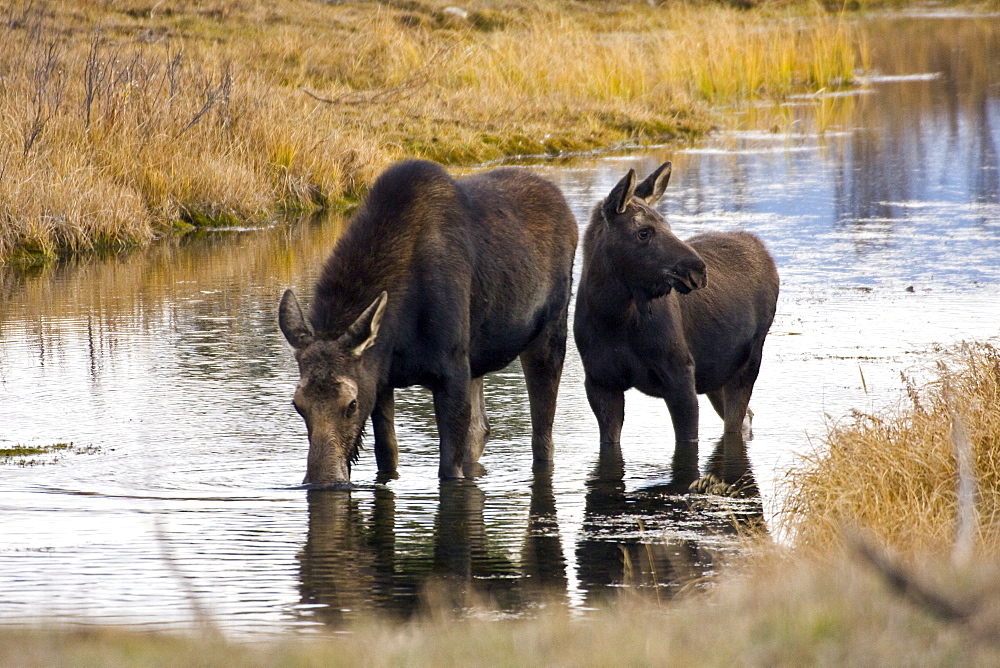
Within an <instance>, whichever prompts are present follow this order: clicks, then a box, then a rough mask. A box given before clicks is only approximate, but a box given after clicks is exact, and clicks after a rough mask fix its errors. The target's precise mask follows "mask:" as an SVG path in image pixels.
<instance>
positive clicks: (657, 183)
mask: <svg viewBox="0 0 1000 668" xmlns="http://www.w3.org/2000/svg"><path fill="white" fill-rule="evenodd" d="M670 168H671V164H670V163H669V162H665V163H663V164H662V165H660V166H659V167H658V168H657V169H656V170H655V171H654V172H653V173H652V174H650V175H649V176H648V177H646V179H645V180H644V181H643V182H642V183H640V184H638V185H636V176H635V170H634V169H630V170H628V174H626V175H625V177H624V178H623V179H622V180H621V181H619V182H618V184H617V185H616V186H615V187H614V188H612V189H611V193H610V194H609V195H608V196H607V198H605V200H604V202H603V203H602V204H601V206H600V211H601V216H602V217H603V220H604V223H605V225H606V228H605V240H606V252H607V254H608V259H609V260H610V262H611V263H612V266H614V267H615V268H616V270H617V271H618V272H619V273H620V275H621V277H622V278H623V280H624V281H625V283H626V284H627V285H628V286H629V288H630V289H631V290H632V293H633V294H635V295H636V296H637V297H640V298H644V299H647V300H649V299H656V298H657V297H662V296H663V295H666V294H668V293H669V292H670V290H671V289H675V290H677V291H678V292H679V293H681V294H687V293H689V292H691V291H692V290H697V289H699V288H703V287H705V285H707V283H708V276H707V272H706V267H705V261H704V260H702V258H701V256H700V255H698V253H697V252H696V251H695V250H694V249H693V248H691V247H690V246H688V245H687V244H686V243H684V242H683V241H681V240H680V239H678V238H677V237H676V236H675V235H674V233H673V232H671V231H670V225H669V224H668V223H667V221H666V220H665V219H664V218H663V216H661V215H660V214H659V213H657V212H656V210H655V209H653V205H655V204H656V202H657V201H659V199H660V197H662V196H663V191H664V190H666V188H667V182H668V181H670Z"/></svg>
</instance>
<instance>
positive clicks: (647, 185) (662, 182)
mask: <svg viewBox="0 0 1000 668" xmlns="http://www.w3.org/2000/svg"><path fill="white" fill-rule="evenodd" d="M670 169H671V164H670V163H669V162H665V163H663V164H662V165H660V166H659V167H657V168H656V169H655V170H654V171H653V173H652V174H650V175H649V176H647V177H646V178H645V179H643V181H642V183H640V184H639V185H637V186H636V187H635V196H636V197H641V198H642V199H644V200H646V204H648V205H650V206H653V205H654V204H656V203H657V202H658V201H660V198H661V197H663V191H664V190H666V189H667V183H668V182H669V181H670Z"/></svg>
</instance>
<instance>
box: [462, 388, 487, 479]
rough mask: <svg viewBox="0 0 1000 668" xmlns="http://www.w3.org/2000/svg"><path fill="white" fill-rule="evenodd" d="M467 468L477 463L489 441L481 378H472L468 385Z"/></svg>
mask: <svg viewBox="0 0 1000 668" xmlns="http://www.w3.org/2000/svg"><path fill="white" fill-rule="evenodd" d="M469 408H470V411H471V412H470V417H469V457H470V458H469V459H467V460H466V461H465V466H466V467H469V466H470V465H472V464H475V463H476V462H478V461H479V458H480V457H481V456H482V454H483V450H485V449H486V443H487V441H489V440H490V419H489V417H488V416H487V415H486V397H484V396H483V377H482V376H480V377H479V378H473V379H472V381H471V382H470V383H469Z"/></svg>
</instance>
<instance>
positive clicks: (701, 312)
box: [573, 162, 778, 451]
mask: <svg viewBox="0 0 1000 668" xmlns="http://www.w3.org/2000/svg"><path fill="white" fill-rule="evenodd" d="M670 170H671V164H670V163H669V162H667V163H664V164H663V165H661V166H660V167H659V168H657V169H656V170H655V171H654V172H653V173H652V174H650V175H649V176H648V177H647V178H646V179H645V180H644V181H642V182H641V183H639V184H638V185H636V175H635V171H634V170H629V172H628V174H627V175H626V176H625V178H623V179H622V180H621V181H620V182H619V183H618V184H617V185H616V186H615V187H614V188H613V189H612V190H611V193H610V194H609V195H608V196H607V198H606V199H605V200H604V201H603V202H601V203H600V204H598V205H597V206H596V207H595V208H594V210H593V213H592V214H591V218H590V222H589V224H588V226H587V231H586V233H585V235H584V246H583V272H582V275H581V277H580V284H579V286H578V288H577V298H576V315H575V319H574V323H573V334H574V336H575V339H576V345H577V348H578V349H579V350H580V357H581V358H582V360H583V367H584V371H585V373H586V379H585V383H586V390H587V399H588V400H589V401H590V406H591V408H592V409H593V410H594V414H595V415H596V417H597V422H598V426H599V428H600V438H601V447H602V449H603V448H608V447H617V446H618V445H619V443H620V438H621V430H622V422H623V421H624V419H625V394H624V393H625V390H628V389H630V388H633V387H635V388H638V389H639V390H640V391H642V392H644V393H645V394H648V395H651V396H654V397H662V398H663V399H665V400H666V403H667V408H668V409H669V411H670V418H671V420H672V422H673V426H674V436H675V439H676V441H677V448H678V451H680V450H681V449H682V447H683V448H686V449H690V447H691V446H690V444H694V447H695V448H696V447H697V440H698V397H697V394H707V395H708V397H709V399H710V400H711V402H712V406H713V407H714V408H715V410H716V412H718V414H719V415H720V416H721V417H722V418H723V420H724V421H725V432H726V433H740V432H741V431H742V428H743V421H744V418H745V416H746V413H747V404H748V403H749V401H750V394H751V392H752V391H753V385H754V381H755V380H756V379H757V372H758V370H759V369H760V360H761V349H762V347H763V345H764V337H765V336H767V331H768V328H770V326H771V321H772V320H773V319H774V311H775V306H776V303H777V300H778V272H777V269H776V268H775V265H774V260H773V259H772V258H771V256H770V254H769V253H768V252H767V250H766V249H765V248H764V245H763V243H762V242H761V241H760V239H758V238H757V237H755V236H754V235H752V234H749V233H746V232H713V233H706V234H699V235H697V236H695V237H692V238H691V239H688V240H687V242H684V241H681V240H680V239H678V238H677V237H676V236H674V234H673V233H672V232H671V231H670V226H669V225H668V224H667V221H666V220H664V218H663V217H662V216H661V215H660V214H659V213H657V212H656V211H655V210H654V209H653V208H652V207H653V205H654V204H655V203H656V202H657V201H658V200H659V199H660V197H661V196H662V195H663V191H664V190H665V189H666V187H667V182H668V181H669V180H670Z"/></svg>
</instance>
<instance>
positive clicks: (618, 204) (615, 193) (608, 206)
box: [604, 169, 635, 217]
mask: <svg viewBox="0 0 1000 668" xmlns="http://www.w3.org/2000/svg"><path fill="white" fill-rule="evenodd" d="M634 192H635V170H634V169H630V170H628V174H626V175H625V177H624V178H623V179H622V180H621V181H619V182H618V185H616V186H615V187H614V188H612V189H611V194H610V195H608V197H607V199H605V200H604V215H605V216H606V217H610V216H617V215H619V214H622V213H625V207H626V206H627V205H628V202H629V200H630V199H632V194H633V193H634Z"/></svg>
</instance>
